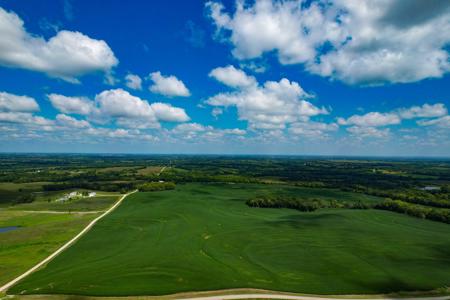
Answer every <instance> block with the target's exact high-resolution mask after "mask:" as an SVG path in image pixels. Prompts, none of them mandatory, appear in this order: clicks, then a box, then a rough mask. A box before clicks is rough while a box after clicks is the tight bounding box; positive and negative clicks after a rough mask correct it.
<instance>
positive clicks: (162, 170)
mask: <svg viewBox="0 0 450 300" xmlns="http://www.w3.org/2000/svg"><path fill="white" fill-rule="evenodd" d="M166 168H167V167H166V166H164V167H162V168H161V170H159V173H158V174H157V175H158V176H159V175H161V173H162V172H164V170H165V169H166Z"/></svg>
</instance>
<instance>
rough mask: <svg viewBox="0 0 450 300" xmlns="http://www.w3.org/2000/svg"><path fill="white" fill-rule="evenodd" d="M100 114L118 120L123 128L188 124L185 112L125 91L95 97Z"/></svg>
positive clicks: (108, 92) (110, 91)
mask: <svg viewBox="0 0 450 300" xmlns="http://www.w3.org/2000/svg"><path fill="white" fill-rule="evenodd" d="M95 102H96V104H97V107H98V113H99V114H100V115H102V116H106V117H113V118H118V123H119V124H121V125H122V126H127V127H134V128H144V127H148V128H155V127H159V123H158V121H168V122H186V121H189V119H190V118H189V116H188V115H187V114H186V112H185V110H184V109H182V108H179V107H174V106H172V105H170V104H167V103H160V102H156V103H152V104H150V103H149V102H148V101H146V100H143V99H141V98H139V97H136V96H133V95H131V94H130V93H128V92H127V91H125V90H123V89H114V90H107V91H103V92H101V93H100V94H98V95H97V96H96V97H95Z"/></svg>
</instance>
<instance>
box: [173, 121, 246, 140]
mask: <svg viewBox="0 0 450 300" xmlns="http://www.w3.org/2000/svg"><path fill="white" fill-rule="evenodd" d="M171 133H172V134H174V135H175V137H177V138H180V139H183V140H187V141H193V142H197V143H198V142H204V141H214V140H215V141H218V140H219V139H222V138H224V137H226V136H228V137H239V136H243V135H245V134H246V133H247V132H246V131H245V130H242V129H239V128H231V129H218V128H214V127H213V126H209V125H207V126H205V125H202V124H199V123H184V124H180V125H177V126H175V127H174V128H173V129H172V130H171Z"/></svg>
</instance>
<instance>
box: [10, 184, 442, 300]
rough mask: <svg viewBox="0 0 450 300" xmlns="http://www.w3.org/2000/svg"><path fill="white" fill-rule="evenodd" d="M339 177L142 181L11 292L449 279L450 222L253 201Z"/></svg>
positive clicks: (334, 285)
mask: <svg viewBox="0 0 450 300" xmlns="http://www.w3.org/2000/svg"><path fill="white" fill-rule="evenodd" d="M280 191H283V192H284V193H292V194H297V195H302V194H308V196H313V197H330V198H333V199H335V200H337V201H343V200H346V201H359V200H361V201H379V200H380V199H379V198H376V197H372V196H364V195H361V194H353V193H350V192H341V191H337V190H332V189H317V188H316V189H309V188H295V187H289V188H285V187H283V186H276V185H257V184H218V183H216V184H192V183H190V184H182V185H177V188H176V189H175V190H171V191H163V192H149V193H136V194H133V195H132V196H130V197H129V198H127V199H125V201H124V202H123V203H122V204H121V206H119V207H118V208H117V209H116V210H115V211H114V212H112V213H111V214H110V215H108V216H107V217H105V218H104V219H102V220H101V221H99V222H98V223H97V224H96V225H95V226H94V227H93V228H92V230H91V231H89V232H88V233H87V234H86V235H85V236H83V237H82V238H81V239H80V240H79V241H78V242H77V243H76V244H74V245H73V246H72V247H70V248H69V249H67V250H66V251H65V252H63V253H62V254H61V255H59V256H57V257H56V258H55V259H54V260H53V261H51V262H50V263H49V264H48V265H47V267H45V268H43V269H41V270H39V271H37V272H36V273H33V274H31V275H30V276H29V277H27V278H26V279H24V280H23V281H22V282H19V283H18V284H17V285H16V286H14V287H13V288H11V289H10V290H9V291H8V292H9V293H11V294H19V293H25V294H82V295H103V296H121V295H123V296H129V295H162V294H172V293H177V292H184V291H206V290H218V289H228V288H261V289H270V290H279V291H290V292H299V293H311V294H363V293H367V294H373V293H386V292H393V291H400V290H402V291H416V290H431V289H435V288H439V287H444V286H448V285H449V284H450V279H449V276H448V274H450V226H449V225H447V224H444V223H439V222H433V221H429V220H423V219H418V218H413V217H409V216H406V215H403V214H397V213H393V212H388V211H379V210H373V209H367V210H355V209H353V210H351V209H319V210H317V211H315V212H308V213H302V212H299V211H296V210H293V209H272V208H264V209H263V208H251V207H248V206H247V205H246V204H245V201H246V200H247V199H249V198H250V197H254V196H255V195H258V194H264V193H279V192H280Z"/></svg>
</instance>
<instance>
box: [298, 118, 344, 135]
mask: <svg viewBox="0 0 450 300" xmlns="http://www.w3.org/2000/svg"><path fill="white" fill-rule="evenodd" d="M338 128H339V126H338V125H337V124H336V123H330V124H328V123H322V122H312V121H310V122H297V123H293V124H291V125H290V127H289V132H290V133H291V134H292V135H294V136H305V137H313V138H323V137H326V136H327V133H329V132H334V131H336V130H338Z"/></svg>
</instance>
